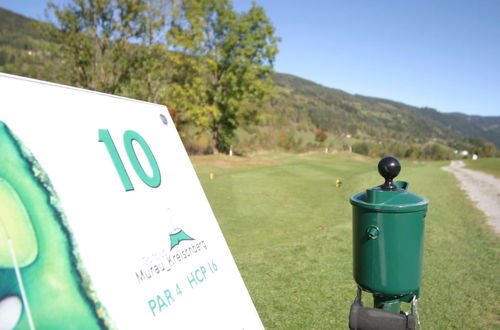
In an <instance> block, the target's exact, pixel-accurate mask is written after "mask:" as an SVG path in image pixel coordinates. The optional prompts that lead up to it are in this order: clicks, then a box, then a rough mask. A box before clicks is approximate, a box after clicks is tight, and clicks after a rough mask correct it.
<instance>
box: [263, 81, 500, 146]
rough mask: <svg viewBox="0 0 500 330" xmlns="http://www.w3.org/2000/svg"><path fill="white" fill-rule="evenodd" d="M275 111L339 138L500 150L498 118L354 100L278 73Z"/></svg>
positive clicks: (325, 88) (370, 98)
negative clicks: (486, 146)
mask: <svg viewBox="0 0 500 330" xmlns="http://www.w3.org/2000/svg"><path fill="white" fill-rule="evenodd" d="M274 81H275V82H276V84H277V86H278V87H279V93H278V96H277V98H276V99H275V100H274V102H273V108H274V110H275V111H277V113H279V114H280V117H281V118H283V115H284V117H289V122H290V123H297V124H299V123H300V125H299V127H307V125H309V126H310V125H311V124H312V126H314V127H316V128H319V129H321V130H324V131H327V132H330V133H333V134H335V135H340V136H351V137H353V138H356V139H360V140H363V139H365V140H367V141H371V142H374V143H377V144H378V143H379V142H382V143H385V144H393V145H401V146H402V147H403V146H405V145H406V146H408V145H410V144H426V143H430V142H438V143H441V144H443V145H446V146H449V147H452V148H455V149H467V148H468V149H469V150H471V151H472V149H474V148H476V147H481V146H482V145H483V144H484V141H481V140H487V141H491V142H493V143H495V144H496V145H497V146H500V117H481V116H468V115H464V114H460V113H441V112H438V111H437V110H435V109H431V108H417V107H414V106H410V105H406V104H403V103H400V102H395V101H391V100H385V99H380V98H374V97H367V96H361V95H352V94H348V93H346V92H343V91H341V90H338V89H333V88H327V87H324V86H321V85H318V84H316V83H314V82H311V81H308V80H305V79H302V78H299V77H295V76H292V75H289V74H280V73H277V74H275V75H274Z"/></svg>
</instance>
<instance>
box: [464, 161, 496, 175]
mask: <svg viewBox="0 0 500 330" xmlns="http://www.w3.org/2000/svg"><path fill="white" fill-rule="evenodd" d="M466 164H467V167H468V168H471V169H473V170H478V171H483V172H486V173H489V174H492V175H494V176H496V177H497V178H500V158H480V159H477V160H467V161H466Z"/></svg>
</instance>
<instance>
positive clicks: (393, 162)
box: [378, 156, 401, 190]
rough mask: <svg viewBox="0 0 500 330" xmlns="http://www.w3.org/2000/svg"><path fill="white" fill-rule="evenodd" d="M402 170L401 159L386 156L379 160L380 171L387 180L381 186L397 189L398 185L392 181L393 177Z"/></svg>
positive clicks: (385, 188) (383, 188)
mask: <svg viewBox="0 0 500 330" xmlns="http://www.w3.org/2000/svg"><path fill="white" fill-rule="evenodd" d="M399 171H401V164H400V163H399V160H398V159H397V158H395V157H392V156H387V157H384V158H382V159H381V160H380V162H378V172H379V173H380V175H382V176H383V177H384V179H385V182H384V184H383V185H381V186H380V187H381V188H382V190H397V189H398V187H396V185H395V184H394V183H393V182H392V179H394V178H395V177H397V176H398V174H399Z"/></svg>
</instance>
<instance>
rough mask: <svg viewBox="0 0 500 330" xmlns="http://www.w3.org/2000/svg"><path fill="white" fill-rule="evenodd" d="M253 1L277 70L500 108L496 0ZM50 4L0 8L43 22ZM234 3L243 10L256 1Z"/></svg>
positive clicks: (441, 105) (402, 97) (353, 88)
mask: <svg viewBox="0 0 500 330" xmlns="http://www.w3.org/2000/svg"><path fill="white" fill-rule="evenodd" d="M68 1H70V0H56V1H55V2H56V3H65V2H68ZM254 1H255V2H256V4H257V5H259V6H262V7H264V9H265V11H266V14H267V16H268V17H269V18H270V20H271V22H272V24H273V25H274V27H275V28H276V35H277V36H279V37H280V38H281V39H282V41H281V42H280V43H279V49H280V52H279V54H278V55H277V58H276V61H275V70H276V71H277V72H282V73H289V74H293V75H296V76H299V77H302V78H305V79H308V80H311V81H314V82H316V83H319V84H321V85H323V86H327V87H332V88H338V89H341V90H344V91H346V92H349V93H352V94H361V95H366V96H373V97H381V98H387V99H391V100H394V101H400V102H403V103H406V104H409V105H413V106H418V107H424V106H426V107H431V108H434V109H437V110H438V111H441V112H461V113H465V114H469V115H482V116H500V18H499V15H500V1H498V0H439V1H436V0H419V1H417V0H378V1H376V0H308V1H291V0H254ZM46 2H47V1H45V0H0V7H3V8H6V9H9V10H12V11H15V12H17V13H20V14H23V15H25V16H28V17H32V18H36V19H42V20H43V19H44V9H45V7H46ZM233 2H234V5H235V8H236V10H238V11H244V10H248V8H250V6H251V3H252V0H233Z"/></svg>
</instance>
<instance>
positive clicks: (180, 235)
mask: <svg viewBox="0 0 500 330" xmlns="http://www.w3.org/2000/svg"><path fill="white" fill-rule="evenodd" d="M182 241H194V238H192V237H191V236H189V235H188V234H186V233H185V232H184V230H182V229H181V228H176V229H174V230H173V231H172V232H171V233H170V251H172V249H173V248H174V247H176V246H177V245H179V244H180V243H181V242H182Z"/></svg>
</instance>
